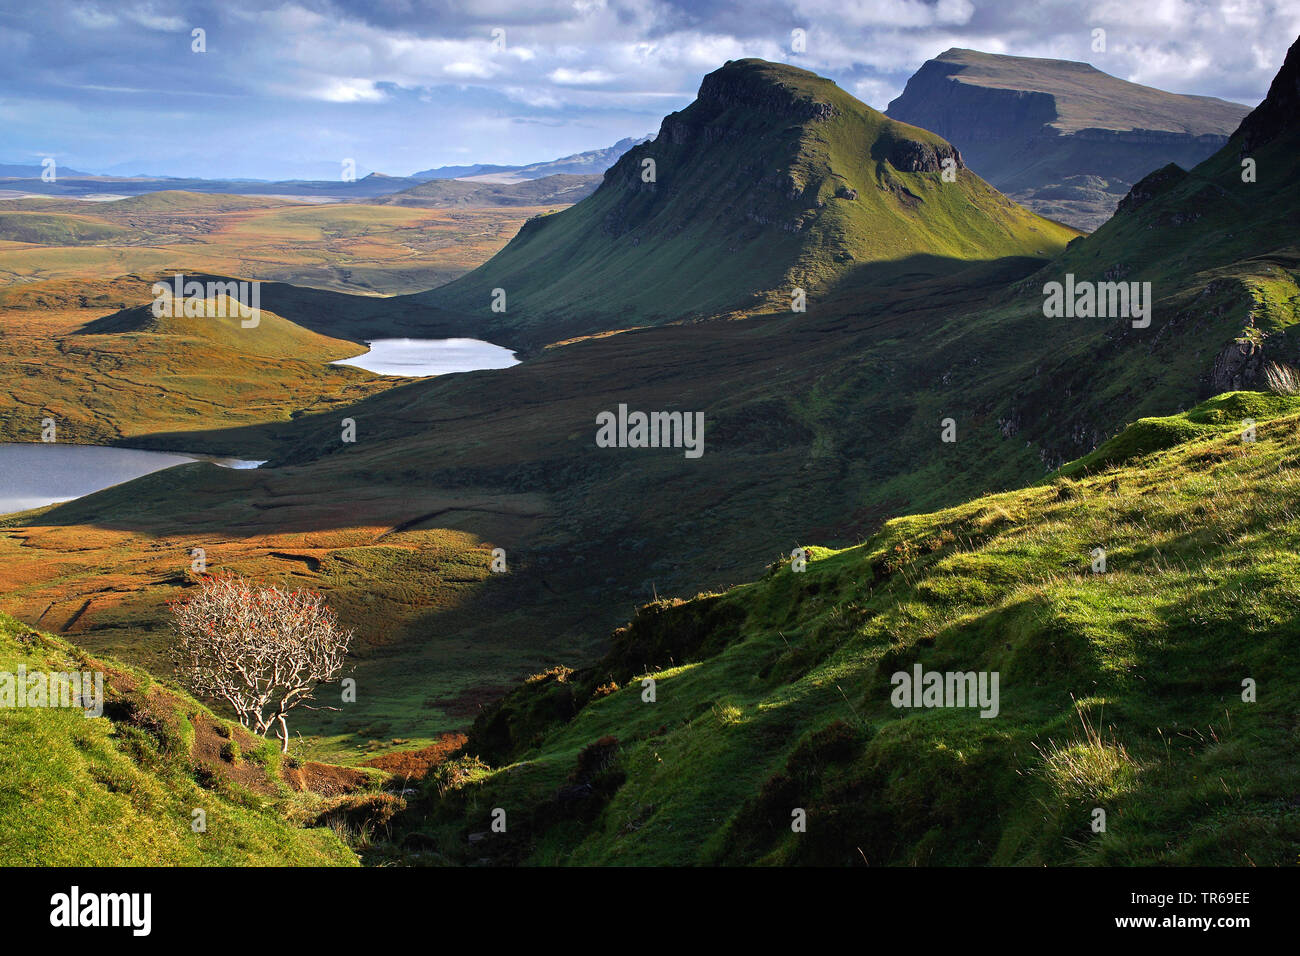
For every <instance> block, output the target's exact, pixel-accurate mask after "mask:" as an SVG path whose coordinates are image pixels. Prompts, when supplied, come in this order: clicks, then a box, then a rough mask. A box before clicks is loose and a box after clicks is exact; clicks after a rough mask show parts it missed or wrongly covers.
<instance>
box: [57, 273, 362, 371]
mask: <svg viewBox="0 0 1300 956" xmlns="http://www.w3.org/2000/svg"><path fill="white" fill-rule="evenodd" d="M192 278H197V277H192ZM230 281H234V280H230ZM163 282H164V284H166V280H165V279H164V280H163ZM202 306H203V311H204V314H203V315H201V316H187V315H177V316H171V315H164V316H163V317H162V318H159V317H157V316H155V315H154V314H153V307H152V304H151V305H141V306H135V307H132V308H129V309H122V310H121V311H119V312H114V313H113V314H112V315H106V316H104V317H103V318H102V319H96V320H95V321H93V322H88V323H87V324H86V325H85V326H83V327H82V328H81V330H80V333H79V334H81V335H112V334H119V335H121V334H148V335H179V336H189V337H192V338H195V339H204V340H206V341H207V342H208V343H210V344H211V345H212V346H215V347H218V348H223V349H228V350H229V351H230V352H231V353H232V354H237V355H239V356H260V357H262V358H276V359H290V360H295V361H303V362H332V361H334V360H335V359H340V358H349V357H351V356H353V355H356V354H358V352H359V348H358V346H357V344H356V343H355V342H348V341H346V340H343V339H335V338H329V337H327V336H324V335H321V334H319V333H317V332H312V331H310V330H309V329H305V328H303V327H302V326H300V325H296V324H294V323H293V322H290V321H289V320H288V319H285V318H282V317H281V316H279V315H276V314H275V313H274V312H271V311H269V310H267V309H265V308H262V309H260V310H259V315H258V317H257V325H256V326H253V327H250V328H245V327H244V326H243V325H242V322H243V321H245V320H244V319H243V318H241V315H242V313H240V312H239V311H238V308H239V305H238V303H237V302H236V301H235V300H233V299H230V298H228V297H226V296H218V297H215V298H207V299H204V301H203V302H202ZM222 313H224V314H222ZM249 321H251V319H249Z"/></svg>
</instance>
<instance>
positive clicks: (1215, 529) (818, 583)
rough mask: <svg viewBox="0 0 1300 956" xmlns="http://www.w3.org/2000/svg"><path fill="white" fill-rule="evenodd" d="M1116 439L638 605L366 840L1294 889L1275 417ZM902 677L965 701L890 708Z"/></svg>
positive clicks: (457, 855)
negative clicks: (1237, 870) (1042, 870)
mask: <svg viewBox="0 0 1300 956" xmlns="http://www.w3.org/2000/svg"><path fill="white" fill-rule="evenodd" d="M1243 417H1251V418H1253V419H1254V420H1256V422H1257V426H1258V429H1259V440H1258V442H1257V443H1256V444H1254V445H1243V443H1242V441H1241V438H1240V424H1239V423H1240V420H1241V419H1242V418H1243ZM1157 428H1158V429H1159V431H1160V432H1162V433H1163V434H1164V436H1165V440H1164V442H1163V443H1161V444H1159V445H1153V444H1152V443H1151V440H1150V439H1151V435H1152V433H1153V431H1155V430H1156V429H1157ZM1131 430H1132V431H1135V432H1137V433H1139V434H1138V435H1136V436H1134V435H1129V434H1127V433H1125V434H1123V435H1121V436H1119V437H1118V438H1117V439H1116V440H1115V442H1114V443H1113V445H1112V451H1113V452H1114V454H1113V456H1111V457H1110V459H1109V461H1110V463H1109V465H1108V466H1106V467H1104V468H1102V469H1099V470H1098V471H1095V472H1088V471H1081V472H1079V473H1077V474H1076V475H1075V476H1074V477H1072V478H1071V477H1058V478H1055V479H1053V480H1049V481H1044V482H1041V483H1038V484H1035V485H1033V486H1031V487H1028V488H1024V489H1022V490H1017V491H1009V492H1005V493H1002V494H997V495H990V496H986V497H981V498H977V499H975V500H972V501H969V502H966V503H963V504H961V505H958V506H956V507H953V508H949V509H947V510H944V511H941V512H937V513H934V514H922V515H915V516H910V517H907V518H899V519H896V520H893V521H890V522H889V523H887V524H886V525H885V526H884V528H883V529H881V530H880V531H879V532H878V533H877V534H875V535H874V536H872V537H871V538H870V539H869V540H867V541H865V542H864V543H862V544H860V545H858V546H856V547H851V548H848V549H843V550H831V549H823V548H819V547H808V548H807V566H806V570H804V571H803V572H802V573H799V572H797V571H796V570H795V569H794V568H793V567H792V565H791V562H790V560H789V558H788V557H787V558H786V560H784V561H781V560H778V561H776V562H774V563H773V564H772V566H771V567H770V568H769V569H768V572H767V574H766V575H765V576H764V577H762V578H761V579H759V580H756V581H754V582H752V583H748V584H744V585H741V586H738V587H735V588H731V589H728V590H726V591H724V592H723V593H720V594H708V595H700V596H698V597H696V598H694V599H693V600H689V601H685V602H682V601H656V602H653V603H650V604H647V605H646V606H644V607H643V608H641V610H640V611H639V612H638V613H637V615H636V616H635V617H634V618H633V619H632V620H631V622H629V623H628V624H627V625H626V626H625V627H622V628H619V629H618V630H617V631H616V632H615V633H614V634H613V636H612V640H611V642H610V650H609V652H608V653H607V654H606V655H605V656H604V657H603V658H602V659H601V660H599V661H598V662H596V663H595V664H593V665H590V666H588V667H585V668H580V669H578V670H571V669H569V668H564V667H554V668H551V669H549V670H546V671H543V672H540V673H537V674H535V675H533V676H531V677H530V678H529V679H528V680H527V681H526V682H523V683H521V684H519V685H518V686H517V687H516V689H515V690H514V691H512V692H511V693H510V694H508V695H507V696H506V697H505V698H504V699H503V700H502V701H501V702H500V703H499V704H498V705H496V706H494V707H492V708H489V709H488V710H487V711H486V712H484V713H483V714H482V715H481V716H480V717H479V718H478V719H477V720H476V722H475V724H474V727H473V729H472V730H471V731H470V735H469V737H470V739H469V742H468V744H467V746H466V748H465V752H464V754H462V755H461V756H459V757H458V758H456V759H455V760H453V761H452V762H451V763H450V764H448V765H446V766H444V767H442V768H440V769H439V770H438V771H436V772H435V773H434V774H432V775H431V776H430V777H429V778H427V779H426V780H425V781H424V784H423V787H422V793H421V797H420V799H419V801H418V802H416V803H415V804H414V805H413V807H412V810H411V811H410V812H409V813H407V814H404V815H401V816H399V817H398V819H397V820H396V821H395V824H394V832H393V837H392V839H393V840H394V841H397V840H404V841H406V843H407V845H415V846H427V847H437V848H438V849H439V850H440V851H441V852H443V853H444V854H450V855H451V858H452V860H453V861H456V862H461V863H475V864H480V865H481V864H483V863H493V864H497V865H512V864H513V865H517V864H521V863H522V864H544V865H550V866H554V865H561V864H571V865H587V866H592V865H626V864H629V863H634V864H636V865H640V866H655V865H658V866H663V865H676V866H690V865H701V864H704V865H719V864H723V865H750V864H768V865H772V864H779V865H820V866H888V865H896V866H926V865H930V866H943V865H971V866H986V865H1004V866H1005V865H1015V866H1040V867H1041V866H1053V865H1054V866H1071V865H1072V866H1079V865H1092V866H1132V865H1146V866H1152V865H1215V866H1250V867H1254V866H1289V865H1293V864H1294V863H1295V848H1296V844H1297V841H1300V812H1297V807H1296V801H1295V794H1296V793H1297V788H1300V769H1297V767H1296V765H1295V762H1294V761H1293V760H1291V759H1289V757H1288V755H1289V754H1290V753H1291V752H1292V750H1293V748H1294V741H1295V726H1296V723H1295V713H1294V706H1293V694H1292V690H1293V688H1294V687H1295V686H1296V684H1297V682H1300V656H1297V655H1296V654H1294V653H1293V652H1292V648H1293V647H1294V641H1295V634H1296V630H1295V627H1296V625H1295V608H1294V604H1293V600H1292V597H1291V595H1292V594H1293V593H1294V588H1295V587H1296V584H1297V581H1293V580H1291V578H1292V576H1297V580H1300V566H1298V565H1297V563H1296V561H1295V559H1294V533H1295V516H1294V512H1293V506H1292V503H1293V501H1294V487H1295V478H1294V471H1293V463H1294V462H1295V461H1296V460H1297V456H1300V400H1297V399H1296V398H1294V397H1292V398H1279V397H1277V396H1264V395H1259V394H1256V393H1233V394H1227V395H1223V396H1220V397H1219V398H1217V399H1215V400H1213V401H1212V402H1209V403H1207V404H1206V405H1203V406H1201V407H1199V408H1197V409H1195V410H1193V411H1192V412H1189V413H1187V414H1185V415H1180V416H1176V417H1175V418H1171V419H1166V420H1159V421H1148V422H1143V423H1137V424H1135V425H1134V426H1133V428H1132V429H1131ZM1208 509H1213V510H1212V512H1209V511H1208ZM1211 522H1212V523H1211ZM1099 545H1104V546H1105V549H1106V557H1107V566H1106V570H1105V571H1104V572H1102V573H1095V569H1094V567H1093V563H1094V560H1095V558H1094V549H1095V548H1097V547H1098V546H1099ZM1239 589H1241V590H1239ZM1243 590H1244V592H1245V593H1247V594H1249V599H1248V600H1239V599H1237V598H1236V597H1234V595H1238V594H1240V593H1242V591H1243ZM918 670H920V671H921V672H922V673H923V674H926V675H931V674H938V675H939V676H940V680H941V686H942V681H943V680H944V676H945V675H965V674H969V675H971V679H972V681H973V682H974V683H972V685H971V689H972V693H971V696H970V697H969V698H967V697H961V698H955V697H949V698H947V699H946V702H945V700H944V699H943V698H942V697H941V699H940V700H939V701H937V702H936V701H935V700H933V699H927V700H926V701H925V702H926V703H927V704H928V706H927V707H924V708H922V707H919V706H916V704H918V703H920V702H922V698H921V696H920V694H919V687H918V688H917V692H916V696H913V695H912V693H908V694H907V695H906V696H904V697H902V698H901V700H902V703H904V704H905V705H906V706H900V696H899V693H898V692H899V689H900V688H899V681H898V675H900V674H901V675H903V676H904V677H906V678H908V679H912V678H913V677H914V675H916V673H917V671H918ZM647 678H652V679H653V684H654V700H653V702H647V699H646V696H645V695H646V693H647V691H646V686H647V681H646V679H647ZM1246 678H1249V679H1250V680H1251V682H1252V686H1255V685H1257V686H1258V688H1259V693H1258V701H1257V702H1256V701H1255V700H1253V699H1252V700H1251V701H1247V700H1245V699H1244V695H1243V690H1242V688H1243V681H1244V679H1246ZM994 680H996V682H997V683H996V685H995V684H993V681H994ZM981 681H983V683H982V684H981V683H979V682H981ZM947 686H948V687H949V688H951V687H952V679H951V677H949V678H947ZM963 689H964V688H963ZM977 692H978V693H982V694H983V696H982V697H980V698H979V703H978V704H977V703H976V701H975V698H976V693H977ZM950 693H951V691H950ZM954 701H956V702H957V703H956V706H954V705H953V704H954ZM945 703H946V706H945ZM493 807H509V808H510V810H509V813H510V826H509V829H508V831H507V832H505V833H494V832H491V830H490V827H489V825H488V824H489V822H490V819H491V818H490V808H493ZM1097 808H1101V809H1102V810H1104V812H1105V823H1106V826H1105V828H1104V830H1103V831H1102V832H1094V830H1093V828H1092V824H1093V823H1094V822H1096V820H1097V819H1098V818H1097V815H1096V813H1095V810H1096V809H1097ZM800 810H802V811H803V815H804V818H805V820H806V827H805V829H804V830H803V831H801V832H792V830H793V828H792V826H791V823H792V819H797V818H798V817H799V812H798V811H800ZM476 831H478V832H479V833H482V834H483V835H482V836H480V837H478V838H477V839H476V838H475V837H474V836H471V834H473V833H475V832H476ZM442 859H443V860H445V859H446V857H445V856H444V857H443V858H442Z"/></svg>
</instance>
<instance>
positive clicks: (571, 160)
mask: <svg viewBox="0 0 1300 956" xmlns="http://www.w3.org/2000/svg"><path fill="white" fill-rule="evenodd" d="M647 139H649V137H648V136H643V137H640V138H639V139H638V138H634V137H631V136H629V137H627V138H625V139H620V140H619V141H618V142H617V143H615V144H614V145H613V146H607V147H605V148H604V149H592V150H588V151H587V152H585V153H574V154H573V155H571V156H563V157H561V158H559V159H552V160H548V161H546V162H541V163H532V164H531V165H527V166H490V165H485V164H482V163H479V164H476V165H473V166H439V167H437V168H436V169H424V170H421V171H420V172H418V173H412V174H411V175H410V177H409V178H411V179H419V180H425V179H468V178H471V177H480V176H481V177H501V178H504V179H541V178H542V177H543V176H555V175H558V174H566V175H571V176H590V175H596V176H599V175H600V174H601V173H603V172H604V171H605V170H607V169H609V167H611V166H613V165H614V163H615V162H616V161H617V160H618V158H619V157H620V156H622V155H623V154H624V153H626V152H627V151H628V150H629V149H631V148H632V147H633V146H636V145H638V144H640V143H644V142H645V141H646V140H647Z"/></svg>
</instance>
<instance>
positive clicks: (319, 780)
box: [280, 761, 369, 797]
mask: <svg viewBox="0 0 1300 956" xmlns="http://www.w3.org/2000/svg"><path fill="white" fill-rule="evenodd" d="M280 776H281V777H283V778H284V782H285V783H287V784H288V785H289V786H290V787H292V788H293V789H294V790H296V791H298V792H300V793H301V792H302V791H303V790H310V791H311V792H312V793H319V794H321V795H322V796H326V797H334V796H339V795H341V794H345V793H353V792H355V791H357V790H360V789H362V788H363V787H364V786H365V785H366V781H367V780H368V779H369V778H368V777H367V776H366V774H364V773H363V772H362V771H360V770H354V769H353V768H351V767H336V766H334V765H333V764H327V763H314V762H310V761H309V762H307V763H305V764H303V765H301V766H299V767H289V766H282V768H281V770H280Z"/></svg>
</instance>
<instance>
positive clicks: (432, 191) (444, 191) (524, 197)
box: [374, 174, 601, 207]
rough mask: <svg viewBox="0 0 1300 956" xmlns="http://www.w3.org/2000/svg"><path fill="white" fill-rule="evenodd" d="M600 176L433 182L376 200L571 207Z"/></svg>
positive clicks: (381, 203)
mask: <svg viewBox="0 0 1300 956" xmlns="http://www.w3.org/2000/svg"><path fill="white" fill-rule="evenodd" d="M600 181H601V177H600V176H570V175H565V174H557V175H554V176H543V177H542V178H541V179H526V180H524V181H523V182H518V183H491V182H470V181H467V180H463V179H431V180H429V181H428V182H423V183H420V184H419V185H417V186H411V187H409V188H407V189H403V190H402V191H401V192H398V193H393V194H392V195H391V196H385V197H384V198H383V199H376V200H375V201H374V204H375V205H377V206H427V207H442V206H475V207H485V206H545V205H547V204H549V203H555V204H559V205H572V204H573V203H575V202H578V201H579V200H581V199H586V198H587V197H588V196H590V195H591V194H592V193H594V192H595V191H596V187H597V186H599V185H600Z"/></svg>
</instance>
